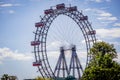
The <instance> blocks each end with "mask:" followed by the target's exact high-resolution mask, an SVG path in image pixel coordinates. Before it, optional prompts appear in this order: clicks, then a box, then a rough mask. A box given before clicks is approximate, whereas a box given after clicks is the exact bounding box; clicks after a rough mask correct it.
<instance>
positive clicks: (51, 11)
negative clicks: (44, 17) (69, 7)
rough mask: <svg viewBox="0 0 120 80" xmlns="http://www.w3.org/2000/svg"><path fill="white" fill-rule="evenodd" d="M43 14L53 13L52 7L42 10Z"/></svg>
mask: <svg viewBox="0 0 120 80" xmlns="http://www.w3.org/2000/svg"><path fill="white" fill-rule="evenodd" d="M44 13H45V14H51V13H54V11H53V9H48V10H45V11H44Z"/></svg>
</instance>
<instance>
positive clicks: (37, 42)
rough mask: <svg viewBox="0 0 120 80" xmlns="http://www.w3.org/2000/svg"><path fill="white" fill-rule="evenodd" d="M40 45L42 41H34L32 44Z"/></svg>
mask: <svg viewBox="0 0 120 80" xmlns="http://www.w3.org/2000/svg"><path fill="white" fill-rule="evenodd" d="M36 45H40V41H32V42H31V46H36Z"/></svg>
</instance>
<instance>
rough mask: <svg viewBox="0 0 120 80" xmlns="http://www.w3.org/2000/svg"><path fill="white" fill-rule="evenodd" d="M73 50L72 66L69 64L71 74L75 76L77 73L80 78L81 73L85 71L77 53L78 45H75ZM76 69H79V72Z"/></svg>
mask: <svg viewBox="0 0 120 80" xmlns="http://www.w3.org/2000/svg"><path fill="white" fill-rule="evenodd" d="M71 50H72V56H71V60H70V66H69V75H72V76H74V77H75V75H76V74H77V75H78V79H79V80H80V78H81V73H82V72H83V68H82V65H81V63H80V60H79V58H78V56H77V53H76V46H75V45H73V46H72V48H71ZM75 70H77V73H75Z"/></svg>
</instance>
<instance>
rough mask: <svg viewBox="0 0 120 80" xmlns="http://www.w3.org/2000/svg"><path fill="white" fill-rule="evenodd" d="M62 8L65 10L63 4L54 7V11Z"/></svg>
mask: <svg viewBox="0 0 120 80" xmlns="http://www.w3.org/2000/svg"><path fill="white" fill-rule="evenodd" d="M64 8H65V4H64V3H62V4H58V5H56V9H64Z"/></svg>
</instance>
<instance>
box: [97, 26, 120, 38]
mask: <svg viewBox="0 0 120 80" xmlns="http://www.w3.org/2000/svg"><path fill="white" fill-rule="evenodd" d="M96 32H97V35H98V36H100V37H102V38H107V37H110V38H120V28H110V29H104V28H103V29H96Z"/></svg>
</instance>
